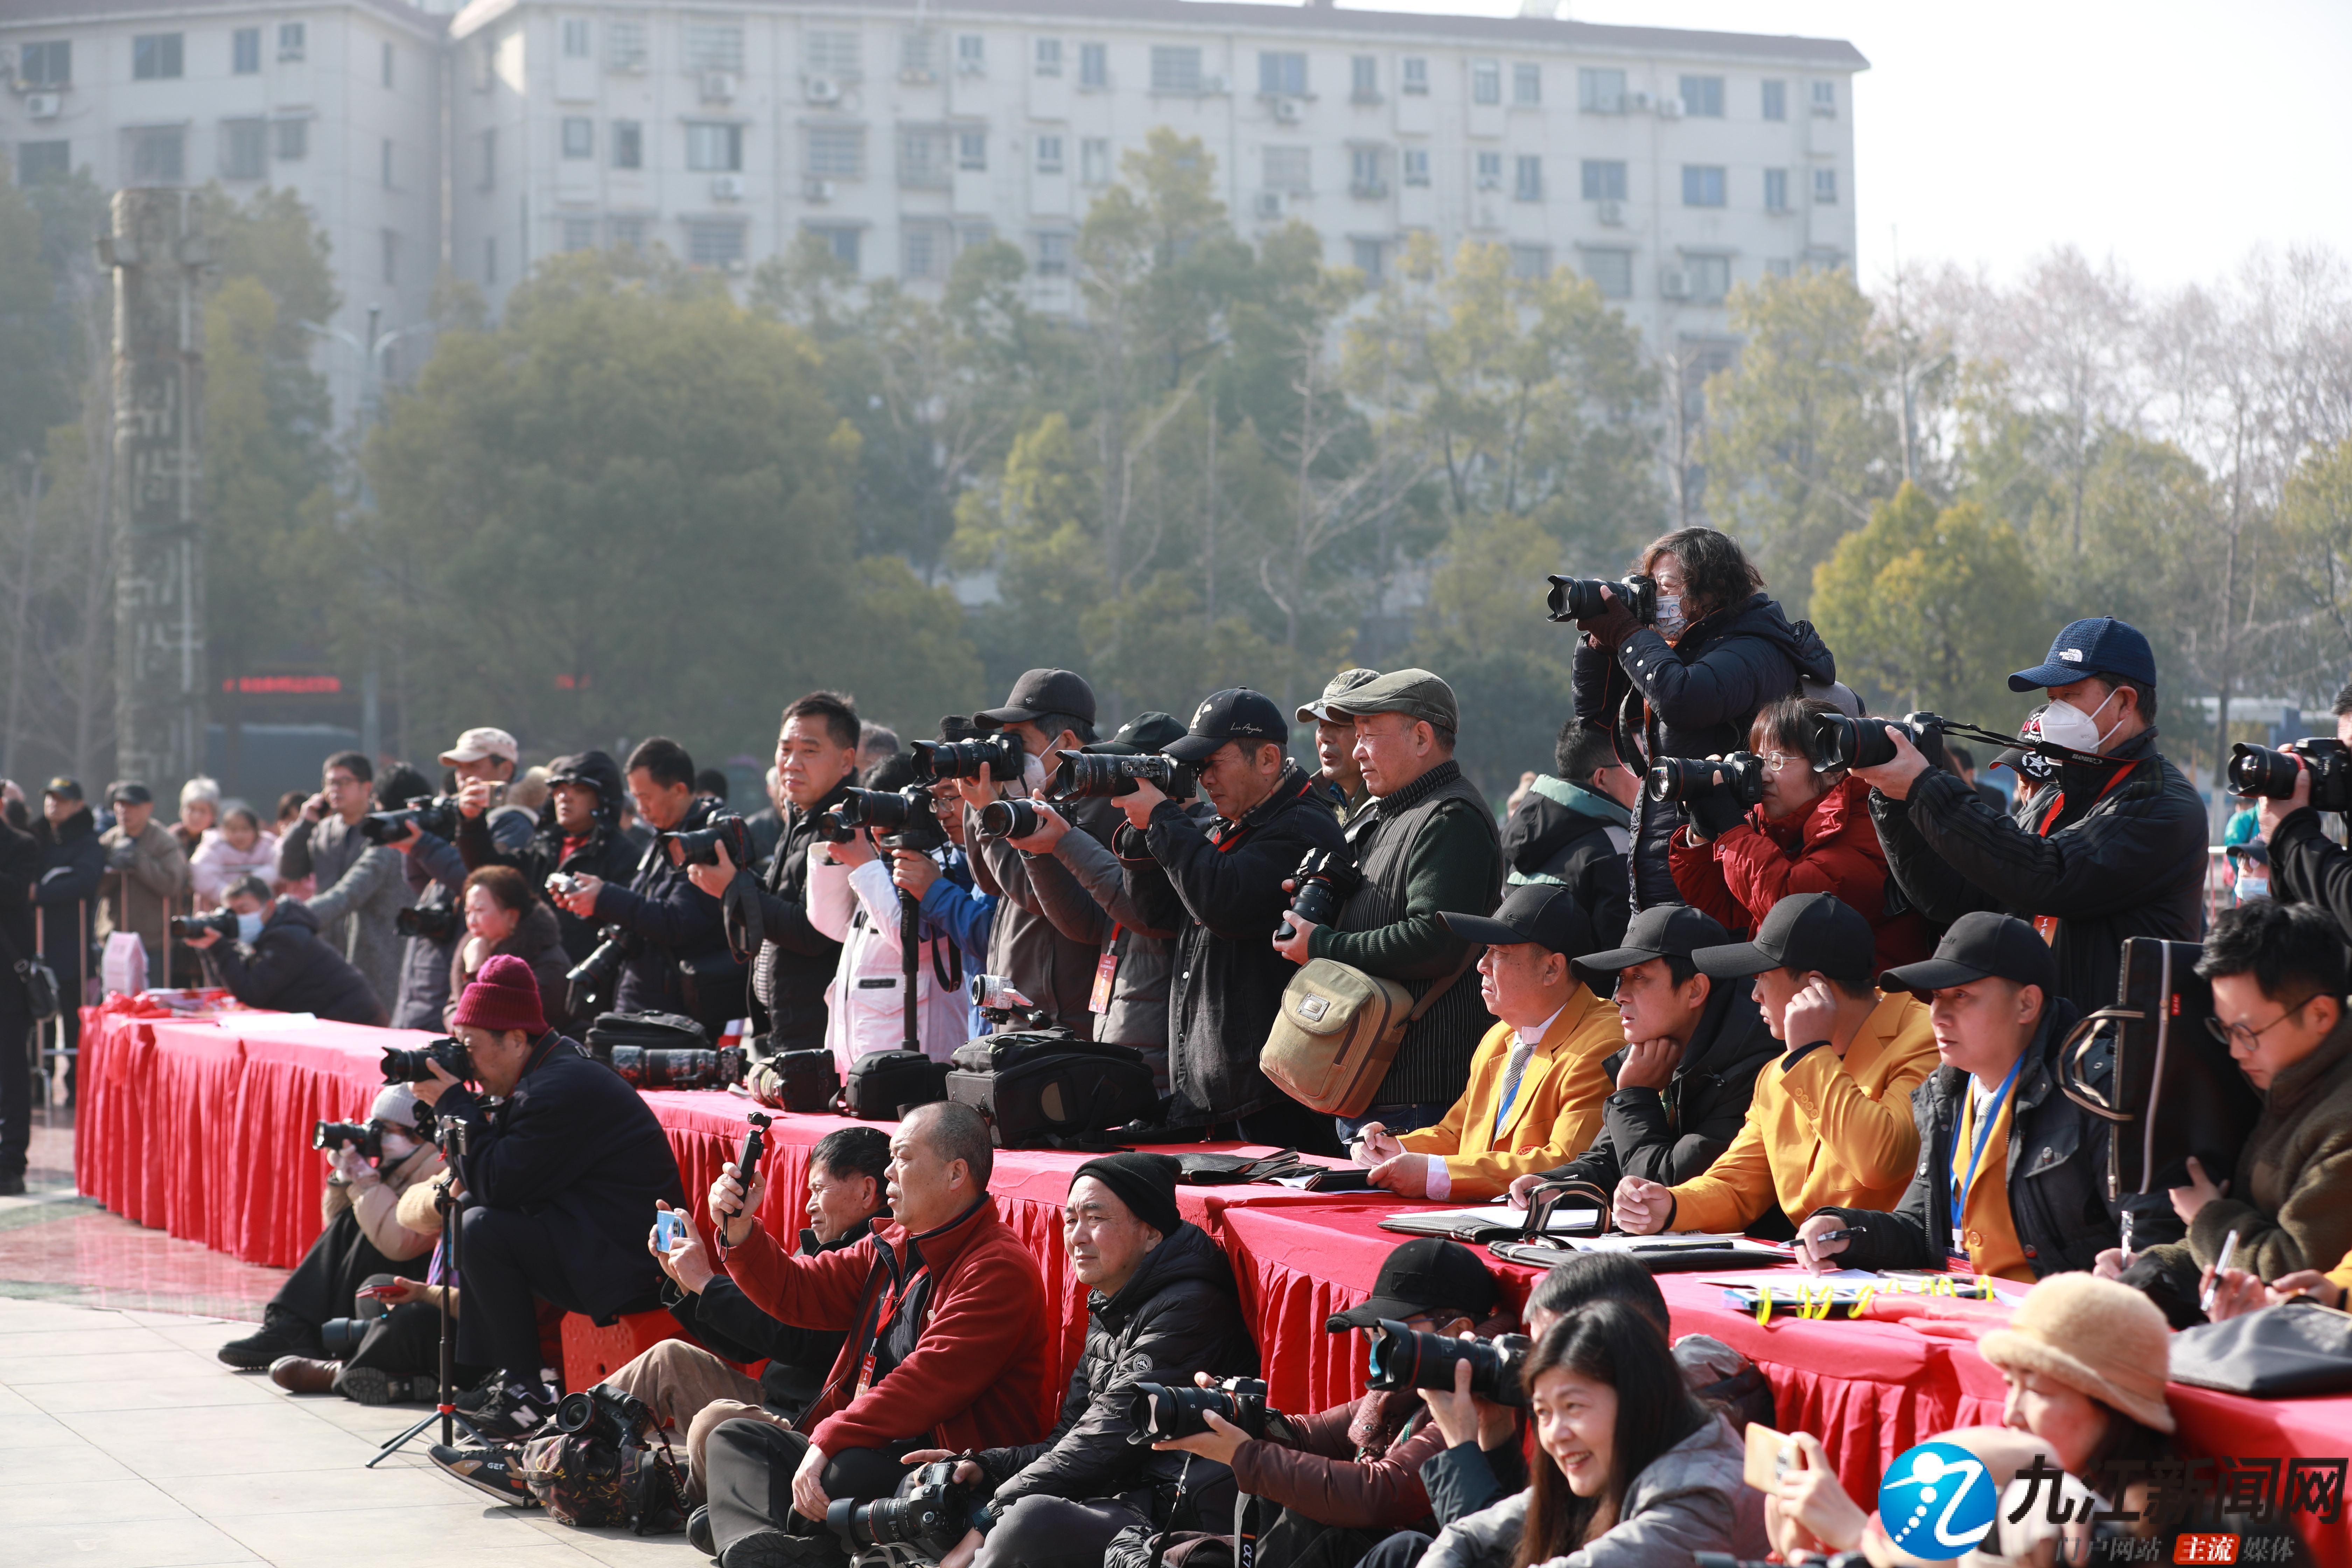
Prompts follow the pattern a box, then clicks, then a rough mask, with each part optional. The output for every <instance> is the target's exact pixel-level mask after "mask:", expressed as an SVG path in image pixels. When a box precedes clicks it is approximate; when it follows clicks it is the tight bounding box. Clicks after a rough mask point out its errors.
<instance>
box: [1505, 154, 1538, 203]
mask: <svg viewBox="0 0 2352 1568" xmlns="http://www.w3.org/2000/svg"><path fill="white" fill-rule="evenodd" d="M1543 194H1544V189H1543V159H1542V157H1541V156H1540V155H1539V154H1537V153H1519V154H1518V155H1517V157H1515V158H1513V159H1512V160H1511V197H1512V199H1513V200H1514V201H1522V202H1539V201H1541V200H1543Z"/></svg>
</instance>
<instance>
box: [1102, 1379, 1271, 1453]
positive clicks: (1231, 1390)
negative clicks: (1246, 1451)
mask: <svg viewBox="0 0 2352 1568" xmlns="http://www.w3.org/2000/svg"><path fill="white" fill-rule="evenodd" d="M1211 1411H1214V1412H1215V1413H1216V1414H1217V1415H1221V1416H1223V1418H1224V1419H1225V1420H1227V1421H1230V1422H1232V1423H1233V1424H1234V1426H1238V1427H1240V1428H1241V1429H1242V1430H1243V1431H1244V1432H1246V1433H1248V1434H1249V1435H1250V1436H1253V1437H1263V1436H1265V1432H1266V1423H1267V1421H1268V1418H1269V1417H1271V1418H1272V1419H1274V1420H1277V1421H1278V1420H1280V1419H1281V1417H1280V1416H1278V1415H1273V1413H1272V1412H1270V1411H1268V1410H1267V1409H1266V1407H1265V1382H1264V1380H1262V1379H1259V1378H1255V1377H1229V1378H1226V1379H1224V1380H1223V1382H1221V1383H1219V1384H1217V1385H1216V1386H1215V1387H1214V1388H1193V1387H1190V1386H1187V1385H1185V1384H1169V1383H1139V1384H1136V1385H1135V1388H1134V1391H1133V1392H1132V1393H1130V1394H1129V1395H1128V1398H1127V1422H1128V1426H1129V1432H1128V1437H1127V1440H1128V1441H1129V1442H1130V1443H1137V1444H1142V1443H1168V1442H1173V1441H1174V1440H1175V1439H1177V1438H1179V1437H1197V1436H1200V1435H1201V1434H1202V1433H1203V1432H1206V1431H1209V1430H1210V1426H1209V1424H1208V1422H1207V1421H1205V1420H1204V1419H1202V1417H1204V1416H1206V1415H1208V1414H1209V1413H1210V1412H1211Z"/></svg>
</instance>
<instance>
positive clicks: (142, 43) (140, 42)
mask: <svg viewBox="0 0 2352 1568" xmlns="http://www.w3.org/2000/svg"><path fill="white" fill-rule="evenodd" d="M180 38H181V35H180V34H178V33H142V34H140V35H139V36H138V37H135V38H133V39H131V76H132V77H133V78H134V79H137V80H140V81H162V80H163V79H167V78H170V77H175V76H178V75H179V74H180Z"/></svg>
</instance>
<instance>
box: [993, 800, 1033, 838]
mask: <svg viewBox="0 0 2352 1568" xmlns="http://www.w3.org/2000/svg"><path fill="white" fill-rule="evenodd" d="M1038 826H1039V824H1038V817H1037V803H1036V802H1035V801H1034V800H992V801H990V802H989V803H988V804H987V805H983V806H982V807H981V808H980V836H981V837H982V838H1026V837H1029V836H1030V835H1031V834H1033V833H1034V832H1036V831H1037V828H1038Z"/></svg>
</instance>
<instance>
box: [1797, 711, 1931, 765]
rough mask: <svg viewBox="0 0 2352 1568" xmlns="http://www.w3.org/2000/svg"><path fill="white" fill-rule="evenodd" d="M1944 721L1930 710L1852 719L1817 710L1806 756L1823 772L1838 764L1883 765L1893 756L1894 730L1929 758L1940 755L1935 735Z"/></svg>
mask: <svg viewBox="0 0 2352 1568" xmlns="http://www.w3.org/2000/svg"><path fill="white" fill-rule="evenodd" d="M1943 724H1944V721H1942V720H1941V719H1939V718H1937V716H1936V715H1935V714H1933V713H1912V714H1908V715H1906V717H1904V718H1903V719H1900V720H1895V719H1875V718H1865V719H1853V718H1848V717H1847V716H1846V715H1845V714H1843V713H1820V714H1816V715H1814V717H1813V721H1812V726H1811V729H1809V730H1807V731H1806V732H1805V760H1806V761H1807V762H1809V763H1812V764H1813V766H1814V767H1815V768H1816V769H1818V770H1819V771H1820V772H1822V773H1831V772H1834V771H1835V770H1837V769H1840V768H1875V767H1884V766H1885V764H1886V763H1891V762H1893V761H1894V760H1895V742H1894V741H1893V740H1891V739H1890V738H1889V737H1888V736H1887V733H1886V731H1889V730H1894V731H1897V732H1899V733H1900V734H1901V735H1902V736H1903V738H1904V739H1905V740H1906V741H1908V742H1911V744H1912V745H1914V746H1915V747H1916V748H1918V749H1919V750H1920V751H1922V752H1928V753H1929V756H1928V761H1929V762H1934V761H1936V760H1937V757H1938V756H1940V755H1941V754H1942V753H1941V751H1940V749H1938V748H1937V744H1936V741H1935V736H1936V735H1937V733H1938V732H1940V731H1941V730H1942V729H1943Z"/></svg>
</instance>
